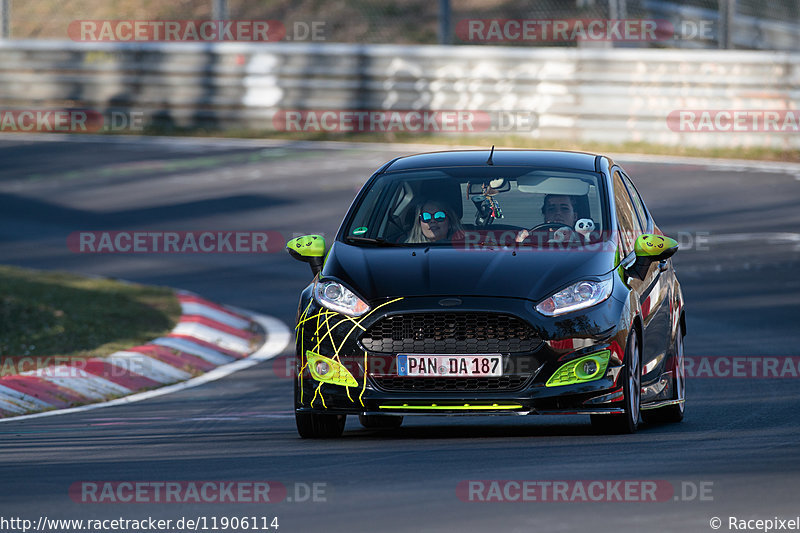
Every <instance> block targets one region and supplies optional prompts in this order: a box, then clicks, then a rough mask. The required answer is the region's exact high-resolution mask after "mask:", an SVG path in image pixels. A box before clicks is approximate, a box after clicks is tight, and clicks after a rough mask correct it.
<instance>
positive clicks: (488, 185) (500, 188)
mask: <svg viewBox="0 0 800 533" xmlns="http://www.w3.org/2000/svg"><path fill="white" fill-rule="evenodd" d="M484 187H485V189H484ZM510 190H511V182H510V181H508V180H507V179H505V178H495V179H493V180H489V181H479V182H477V183H472V182H470V183H469V184H468V185H467V195H468V196H475V195H477V194H480V195H484V194H485V195H487V196H494V195H495V194H497V193H499V192H508V191H510Z"/></svg>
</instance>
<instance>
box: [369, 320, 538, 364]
mask: <svg viewBox="0 0 800 533" xmlns="http://www.w3.org/2000/svg"><path fill="white" fill-rule="evenodd" d="M361 344H363V345H364V348H365V349H366V350H368V351H370V352H377V353H422V354H425V353H429V354H488V353H524V352H532V351H533V350H535V349H536V348H537V347H538V346H539V344H541V340H540V339H539V337H538V336H537V335H536V333H535V332H534V330H533V328H532V327H531V326H530V325H529V324H528V323H526V322H524V321H523V320H520V319H519V318H516V317H513V316H511V315H502V314H497V313H452V312H451V313H409V314H403V315H394V316H387V317H384V318H382V319H381V320H379V321H378V322H376V323H375V324H373V325H372V326H370V328H369V329H368V330H367V331H366V332H365V333H364V335H363V336H362V337H361Z"/></svg>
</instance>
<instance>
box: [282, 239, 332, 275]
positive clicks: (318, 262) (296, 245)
mask: <svg viewBox="0 0 800 533" xmlns="http://www.w3.org/2000/svg"><path fill="white" fill-rule="evenodd" d="M286 251H288V252H289V255H291V256H292V257H294V258H295V259H297V260H298V261H302V262H304V263H308V265H309V266H310V267H311V272H313V273H314V275H315V276H316V275H317V274H319V272H320V271H321V270H322V265H323V264H324V263H325V238H324V237H323V236H322V235H303V236H302V237H297V238H295V239H292V240H291V241H289V242H287V243H286Z"/></svg>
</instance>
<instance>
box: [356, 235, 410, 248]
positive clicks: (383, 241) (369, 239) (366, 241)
mask: <svg viewBox="0 0 800 533" xmlns="http://www.w3.org/2000/svg"><path fill="white" fill-rule="evenodd" d="M344 240H345V242H354V243H364V244H374V245H376V246H401V245H400V244H397V243H394V242H389V241H387V240H386V239H382V238H380V237H378V238H377V239H373V238H372V237H354V236H352V235H348V236H347V237H345V238H344Z"/></svg>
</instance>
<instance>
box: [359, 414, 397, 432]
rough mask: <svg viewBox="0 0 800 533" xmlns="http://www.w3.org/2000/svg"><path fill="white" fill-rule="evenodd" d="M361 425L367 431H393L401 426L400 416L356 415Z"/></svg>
mask: <svg viewBox="0 0 800 533" xmlns="http://www.w3.org/2000/svg"><path fill="white" fill-rule="evenodd" d="M358 421H359V422H361V425H362V426H364V427H365V428H369V429H394V428H399V427H400V426H401V425H402V424H403V417H402V416H391V415H358Z"/></svg>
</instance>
